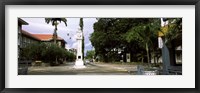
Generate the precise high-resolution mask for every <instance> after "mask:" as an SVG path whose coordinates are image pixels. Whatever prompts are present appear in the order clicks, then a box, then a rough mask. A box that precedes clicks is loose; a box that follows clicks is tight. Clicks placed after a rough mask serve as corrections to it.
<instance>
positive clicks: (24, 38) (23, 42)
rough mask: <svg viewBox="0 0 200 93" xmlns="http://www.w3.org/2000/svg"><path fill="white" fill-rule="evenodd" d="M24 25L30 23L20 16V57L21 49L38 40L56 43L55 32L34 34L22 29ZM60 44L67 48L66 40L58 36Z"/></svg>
mask: <svg viewBox="0 0 200 93" xmlns="http://www.w3.org/2000/svg"><path fill="white" fill-rule="evenodd" d="M22 25H28V23H27V22H26V21H24V20H22V19H20V18H18V58H19V53H20V51H21V50H22V49H23V48H25V47H26V46H27V45H29V44H31V43H36V42H45V43H54V42H53V34H32V33H29V32H28V31H25V30H22ZM57 44H58V46H60V47H62V48H65V44H66V41H65V40H64V39H63V38H61V37H59V36H58V37H57Z"/></svg>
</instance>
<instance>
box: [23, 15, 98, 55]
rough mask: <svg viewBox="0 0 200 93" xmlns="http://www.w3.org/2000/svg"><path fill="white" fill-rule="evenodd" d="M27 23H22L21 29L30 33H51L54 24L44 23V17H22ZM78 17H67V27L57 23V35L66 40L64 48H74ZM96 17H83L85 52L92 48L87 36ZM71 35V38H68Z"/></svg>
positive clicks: (91, 30) (91, 31) (75, 45)
mask: <svg viewBox="0 0 200 93" xmlns="http://www.w3.org/2000/svg"><path fill="white" fill-rule="evenodd" d="M22 19H23V20H25V21H26V22H28V23H29V25H23V27H22V29H23V30H25V31H27V32H30V33H32V34H53V31H54V26H52V25H51V24H47V23H45V19H44V18H22ZM79 21H80V18H67V27H66V26H65V24H64V23H63V22H61V23H60V24H59V25H58V30H57V33H58V36H59V37H61V38H63V39H64V40H65V41H66V42H67V45H66V48H76V47H77V44H76V31H78V27H79ZM96 21H97V20H96V18H83V22H84V24H83V25H84V27H83V33H84V37H85V41H84V42H85V53H86V51H87V50H92V45H91V42H90V40H89V36H90V34H91V33H93V31H94V30H93V24H94V23H95V22H96ZM68 33H69V36H67V34H68ZM70 37H71V39H70Z"/></svg>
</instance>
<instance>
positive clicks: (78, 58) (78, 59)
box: [75, 28, 85, 68]
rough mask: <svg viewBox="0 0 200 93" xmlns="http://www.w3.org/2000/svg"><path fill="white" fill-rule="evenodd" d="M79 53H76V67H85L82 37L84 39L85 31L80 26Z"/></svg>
mask: <svg viewBox="0 0 200 93" xmlns="http://www.w3.org/2000/svg"><path fill="white" fill-rule="evenodd" d="M76 39H77V43H78V44H77V54H76V62H75V68H85V66H84V62H83V55H82V39H83V33H82V31H81V29H80V28H78V31H77V35H76Z"/></svg>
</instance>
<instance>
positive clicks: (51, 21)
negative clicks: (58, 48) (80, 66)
mask: <svg viewBox="0 0 200 93" xmlns="http://www.w3.org/2000/svg"><path fill="white" fill-rule="evenodd" d="M45 22H46V23H47V24H49V23H51V24H52V26H55V29H54V33H53V40H54V44H56V39H57V30H58V29H57V26H58V24H59V23H58V22H60V23H61V22H64V23H65V26H67V19H65V18H45Z"/></svg>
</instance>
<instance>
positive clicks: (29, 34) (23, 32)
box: [22, 30, 40, 40]
mask: <svg viewBox="0 0 200 93" xmlns="http://www.w3.org/2000/svg"><path fill="white" fill-rule="evenodd" d="M22 34H23V35H26V36H28V37H31V38H33V39H36V40H40V39H39V38H37V37H35V36H33V35H32V34H31V33H29V32H27V31H24V30H22Z"/></svg>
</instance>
